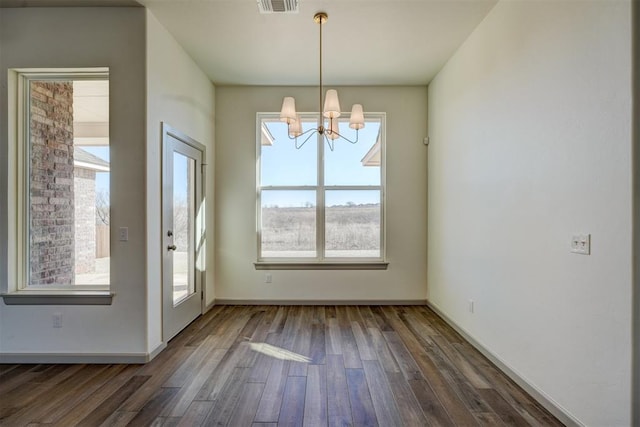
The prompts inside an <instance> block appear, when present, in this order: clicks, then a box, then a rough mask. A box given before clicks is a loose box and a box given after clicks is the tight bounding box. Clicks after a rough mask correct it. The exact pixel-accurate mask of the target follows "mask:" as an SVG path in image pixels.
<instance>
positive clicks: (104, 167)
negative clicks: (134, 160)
mask: <svg viewBox="0 0 640 427" xmlns="http://www.w3.org/2000/svg"><path fill="white" fill-rule="evenodd" d="M73 166H74V167H73V188H74V192H73V193H74V205H75V233H74V235H75V237H74V240H75V255H76V265H75V272H76V274H84V273H94V272H95V265H96V263H95V261H96V173H97V172H109V162H107V161H105V160H103V159H101V158H99V157H97V156H95V155H93V154H91V153H89V152H87V151H85V150H83V149H82V148H80V147H77V146H76V147H73Z"/></svg>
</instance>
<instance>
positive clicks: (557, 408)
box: [427, 300, 584, 427]
mask: <svg viewBox="0 0 640 427" xmlns="http://www.w3.org/2000/svg"><path fill="white" fill-rule="evenodd" d="M427 306H428V307H429V308H430V309H432V310H433V311H435V312H436V314H437V315H438V316H440V317H441V318H442V320H444V321H445V322H447V324H448V325H449V326H451V327H452V328H453V329H455V330H456V331H457V332H458V333H459V334H460V335H462V336H463V338H464V339H465V340H467V341H468V342H469V344H471V345H472V346H474V347H475V348H476V350H478V351H479V352H480V353H482V354H483V355H484V356H485V357H486V358H487V359H489V360H490V361H491V362H492V363H493V364H494V365H496V366H497V367H498V369H500V370H501V371H502V372H503V373H504V374H505V375H507V376H508V377H509V378H511V379H512V380H513V381H514V382H515V383H516V384H518V385H519V386H520V387H522V388H523V389H524V391H526V392H527V393H529V394H530V395H531V396H532V397H533V398H534V399H535V400H536V401H537V402H538V403H539V404H541V405H542V406H544V407H545V408H546V409H547V411H549V412H551V413H552V414H553V415H554V416H555V417H556V418H557V419H559V420H560V421H561V422H562V423H563V424H565V425H566V426H575V427H584V424H583V423H581V422H580V421H578V419H576V418H575V417H574V416H573V415H571V414H570V413H569V412H568V411H567V410H566V409H564V408H563V407H562V406H561V405H559V404H558V403H557V402H555V401H554V400H553V399H552V398H550V397H549V396H548V395H547V394H546V393H545V392H544V391H542V390H540V389H539V388H537V387H536V386H534V385H533V384H531V383H529V382H528V381H527V380H526V379H524V377H523V376H522V375H520V374H519V373H518V372H517V371H515V370H513V369H511V368H510V367H509V365H507V364H506V363H505V362H503V361H502V360H501V359H500V358H499V357H498V356H496V355H495V354H493V352H491V350H489V349H488V348H486V347H485V346H484V345H482V344H480V343H479V342H478V341H476V340H475V339H474V338H473V337H472V336H471V335H469V333H467V331H466V330H464V329H463V328H461V327H460V326H458V324H457V323H456V322H454V321H453V320H452V319H451V318H450V317H449V316H447V315H446V314H445V313H444V312H443V311H442V310H440V309H439V308H438V307H437V306H436V305H435V304H433V303H432V302H430V301H429V300H427Z"/></svg>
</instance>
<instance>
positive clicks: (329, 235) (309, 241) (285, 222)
mask: <svg viewBox="0 0 640 427" xmlns="http://www.w3.org/2000/svg"><path fill="white" fill-rule="evenodd" d="M325 216H326V225H325V234H326V242H325V247H326V249H327V251H366V252H367V253H371V251H374V252H375V251H377V250H379V249H380V205H379V204H370V205H355V204H353V205H342V206H330V207H327V208H326V213H325ZM315 221H316V209H315V207H295V208H281V207H268V208H264V209H263V210H262V249H263V251H265V252H286V251H313V250H315V241H316V227H315Z"/></svg>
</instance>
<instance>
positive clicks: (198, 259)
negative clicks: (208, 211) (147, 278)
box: [162, 124, 205, 342]
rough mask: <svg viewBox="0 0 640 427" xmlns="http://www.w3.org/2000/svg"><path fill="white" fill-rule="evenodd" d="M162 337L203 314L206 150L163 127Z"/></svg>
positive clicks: (172, 130)
mask: <svg viewBox="0 0 640 427" xmlns="http://www.w3.org/2000/svg"><path fill="white" fill-rule="evenodd" d="M162 143H163V159H162V168H163V171H162V234H163V237H162V243H163V247H162V250H163V263H162V264H163V265H162V270H163V271H162V338H163V340H164V341H165V342H167V341H169V340H170V339H171V338H173V337H174V336H175V335H176V334H177V333H178V332H180V331H181V330H182V329H184V328H185V327H186V326H187V325H188V324H189V323H191V322H192V321H193V320H194V319H195V318H196V317H198V316H199V315H200V314H202V299H203V278H204V229H205V228H204V221H205V219H204V203H203V201H204V188H203V183H204V179H203V174H204V169H203V164H202V159H203V157H204V147H203V146H202V145H201V144H199V143H198V142H196V141H194V140H192V139H191V138H189V137H187V136H185V135H182V134H181V133H180V132H177V131H175V130H174V129H172V128H171V127H169V126H167V125H166V124H163V125H162Z"/></svg>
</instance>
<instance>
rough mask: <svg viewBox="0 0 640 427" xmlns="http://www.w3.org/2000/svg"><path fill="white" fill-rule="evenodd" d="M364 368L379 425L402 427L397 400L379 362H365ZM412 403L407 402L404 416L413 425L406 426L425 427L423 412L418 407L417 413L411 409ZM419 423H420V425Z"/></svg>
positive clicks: (363, 362)
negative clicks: (417, 426)
mask: <svg viewBox="0 0 640 427" xmlns="http://www.w3.org/2000/svg"><path fill="white" fill-rule="evenodd" d="M362 366H363V368H364V373H365V378H366V380H367V384H368V386H369V393H370V394H371V401H372V402H373V407H374V410H375V413H376V418H377V419H378V423H379V424H380V425H382V426H402V425H403V422H402V419H401V418H400V413H399V412H398V406H397V405H396V399H394V396H393V393H392V389H391V387H390V386H389V382H388V380H387V378H386V376H385V374H384V371H383V370H382V368H381V367H380V364H379V363H378V361H377V360H363V361H362ZM398 375H400V374H398ZM402 381H404V378H402ZM404 397H408V396H404ZM414 400H415V399H414ZM412 403H413V402H406V405H405V408H404V409H405V410H406V411H407V412H406V413H405V414H403V415H405V416H406V417H407V418H408V419H410V420H411V421H412V423H409V424H406V425H424V415H422V410H421V409H420V407H419V406H417V405H416V406H417V409H418V410H417V411H415V409H414V408H412V407H411V404H412ZM418 421H420V422H419V423H418Z"/></svg>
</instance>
